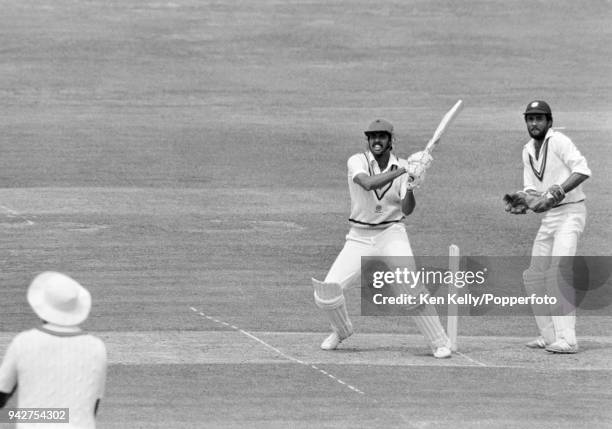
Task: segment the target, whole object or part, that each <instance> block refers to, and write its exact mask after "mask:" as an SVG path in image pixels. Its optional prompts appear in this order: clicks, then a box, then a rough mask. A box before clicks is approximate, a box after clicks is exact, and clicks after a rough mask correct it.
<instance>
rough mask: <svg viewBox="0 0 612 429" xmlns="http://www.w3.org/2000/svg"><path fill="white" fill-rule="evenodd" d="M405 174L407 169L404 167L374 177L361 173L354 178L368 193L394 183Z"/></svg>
mask: <svg viewBox="0 0 612 429" xmlns="http://www.w3.org/2000/svg"><path fill="white" fill-rule="evenodd" d="M405 173H406V169H405V168H403V167H400V168H397V169H395V170H390V171H387V172H385V173H380V174H375V175H374V176H369V175H367V174H366V173H359V174H357V175H356V176H355V177H353V182H355V183H357V184H358V185H359V186H361V187H362V188H363V189H365V190H366V191H372V190H374V189H379V188H382V187H383V186H385V185H387V184H388V183H390V182H393V181H394V180H395V179H397V178H398V177H400V176H401V175H402V174H405Z"/></svg>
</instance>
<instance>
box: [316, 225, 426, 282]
mask: <svg viewBox="0 0 612 429" xmlns="http://www.w3.org/2000/svg"><path fill="white" fill-rule="evenodd" d="M362 256H407V257H410V261H411V265H412V267H408V268H414V260H413V259H412V257H413V256H414V255H413V253H412V248H411V247H410V240H408V234H407V233H406V226H405V225H404V224H403V223H396V224H393V225H391V226H390V227H388V228H386V229H382V230H381V229H366V228H358V227H352V228H351V229H350V231H349V233H348V234H347V236H346V243H345V244H344V247H343V248H342V250H341V251H340V253H339V254H338V257H336V261H335V262H334V263H333V265H332V267H331V268H330V269H329V272H328V273H327V277H325V282H326V283H339V284H340V285H341V286H342V288H343V289H346V288H349V287H352V286H358V285H360V284H361V283H360V280H361V257H362Z"/></svg>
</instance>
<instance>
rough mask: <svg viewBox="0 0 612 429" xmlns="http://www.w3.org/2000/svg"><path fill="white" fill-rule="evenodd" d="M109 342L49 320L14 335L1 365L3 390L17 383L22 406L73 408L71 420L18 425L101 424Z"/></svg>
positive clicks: (82, 427)
mask: <svg viewBox="0 0 612 429" xmlns="http://www.w3.org/2000/svg"><path fill="white" fill-rule="evenodd" d="M106 365H107V358H106V347H105V345H104V343H103V342H102V340H100V339H99V338H97V337H94V336H93V335H89V334H86V333H84V332H82V331H80V330H79V329H78V328H65V327H57V326H54V325H50V324H47V325H44V326H42V327H40V328H36V329H31V330H29V331H24V332H21V333H19V334H17V335H16V336H15V338H13V340H12V341H11V343H10V345H9V347H8V349H7V351H6V354H5V356H4V360H3V362H2V365H1V366H0V390H1V391H3V392H11V391H12V390H13V388H14V387H15V385H16V384H17V393H16V394H17V406H18V407H19V408H70V414H69V418H70V424H57V425H56V424H51V423H46V424H40V423H38V424H25V423H21V424H18V425H17V428H21V429H24V428H39V429H40V428H43V427H44V428H45V429H47V428H49V429H50V428H52V427H61V428H64V429H69V428H80V429H90V428H95V427H96V425H95V420H94V406H95V403H96V400H97V399H98V398H102V396H103V395H104V387H105V380H106Z"/></svg>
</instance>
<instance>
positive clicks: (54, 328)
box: [42, 323, 81, 333]
mask: <svg viewBox="0 0 612 429" xmlns="http://www.w3.org/2000/svg"><path fill="white" fill-rule="evenodd" d="M42 327H43V329H44V330H45V331H51V332H58V333H74V332H81V328H79V327H78V326H60V325H55V324H53V323H45V324H44V325H43V326H42Z"/></svg>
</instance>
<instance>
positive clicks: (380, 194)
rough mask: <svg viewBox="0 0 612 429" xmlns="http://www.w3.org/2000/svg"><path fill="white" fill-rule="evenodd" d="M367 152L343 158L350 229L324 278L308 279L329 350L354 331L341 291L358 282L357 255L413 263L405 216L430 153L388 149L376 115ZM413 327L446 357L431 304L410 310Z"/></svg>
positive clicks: (386, 131)
mask: <svg viewBox="0 0 612 429" xmlns="http://www.w3.org/2000/svg"><path fill="white" fill-rule="evenodd" d="M365 135H366V139H367V145H366V150H365V151H364V152H361V153H357V154H355V155H353V156H351V157H350V158H349V160H348V163H347V165H348V186H349V192H350V196H351V213H350V217H349V223H350V225H351V228H350V230H349V233H348V235H347V236H346V243H345V244H344V247H343V248H342V251H341V252H340V254H339V255H338V257H337V258H336V260H335V262H334V263H333V265H332V267H331V268H330V270H329V272H328V273H327V276H326V277H325V280H324V281H318V280H315V279H313V280H312V282H313V286H314V300H315V303H316V305H317V306H318V307H319V308H320V309H321V310H323V312H324V313H325V314H326V316H327V317H328V319H329V321H330V323H331V327H332V330H333V332H332V333H331V334H330V335H329V336H328V337H327V338H326V339H325V340H324V341H323V343H322V344H321V348H322V349H324V350H333V349H335V348H337V347H338V345H339V344H340V343H341V342H342V341H343V340H346V339H347V338H348V337H349V336H351V335H352V334H353V325H352V323H351V320H350V318H349V315H348V312H347V308H346V302H345V298H344V290H345V289H346V288H348V287H350V286H352V285H355V284H359V279H360V274H361V257H362V256H380V257H388V256H393V257H395V256H401V257H407V258H409V260H411V261H413V262H414V259H413V253H412V249H411V247H410V241H409V240H408V234H407V233H406V227H405V225H404V223H403V222H404V219H405V217H406V216H409V215H410V214H411V213H412V212H413V210H414V208H415V205H416V200H415V197H414V190H415V189H416V188H417V187H419V186H420V185H421V184H422V183H423V180H424V178H425V170H426V169H427V167H428V166H429V163H431V160H432V157H431V155H430V154H429V153H428V152H427V151H419V152H416V153H414V154H412V155H411V156H410V157H409V158H408V159H399V158H397V157H396V156H395V154H394V153H393V142H394V131H393V125H392V124H391V123H389V122H388V121H386V120H384V119H377V120H375V121H374V122H372V123H371V124H370V126H369V127H368V128H367V130H366V131H365ZM413 269H414V267H413ZM413 311H414V313H413V314H414V318H413V319H414V320H415V322H416V325H417V327H418V328H419V330H420V331H421V332H422V333H423V335H424V336H425V338H426V339H427V341H428V342H429V344H430V346H431V348H432V352H433V355H434V357H436V358H448V357H450V356H451V350H450V342H449V339H448V337H447V335H446V332H444V328H443V327H442V325H441V324H440V320H439V318H438V314H437V312H436V308H435V307H434V306H433V305H431V304H425V305H421V306H419V307H417V308H414V309H413Z"/></svg>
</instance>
